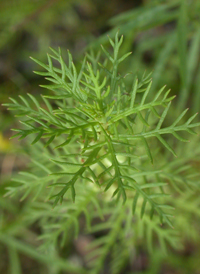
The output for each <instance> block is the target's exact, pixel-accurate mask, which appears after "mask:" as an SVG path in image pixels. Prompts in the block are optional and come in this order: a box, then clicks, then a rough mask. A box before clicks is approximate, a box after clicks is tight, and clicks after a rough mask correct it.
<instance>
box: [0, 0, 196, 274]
mask: <svg viewBox="0 0 200 274" xmlns="http://www.w3.org/2000/svg"><path fill="white" fill-rule="evenodd" d="M118 29H120V34H123V35H124V44H123V51H124V52H127V51H132V52H133V53H132V55H131V58H129V61H128V63H126V64H125V66H124V67H123V68H121V70H123V69H124V70H125V73H127V72H128V71H131V72H133V73H135V72H137V73H138V74H143V72H144V70H147V71H148V72H150V71H152V70H153V76H152V77H153V87H152V90H156V89H157V87H160V86H162V85H164V84H167V86H168V87H169V88H171V89H172V93H173V94H177V99H176V100H175V109H174V112H173V115H174V113H176V111H180V110H182V109H183V108H185V107H190V108H191V112H192V113H195V112H197V111H198V110H199V106H200V88H199V87H200V65H199V63H200V1H199V0H196V1H195V0H188V1H186V0H178V1H177V0H171V1H170V0H167V1H161V0H133V1H127V0H126V1H125V0H115V1H114V0H113V1H112V0H107V1H100V0H93V1H92V0H84V1H81V0H77V1H75V0H65V1H64V0H49V1H48V0H6V1H3V0H1V1H0V102H1V104H2V103H6V102H8V98H9V97H10V96H11V97H13V98H14V97H16V96H18V95H19V94H21V95H22V94H25V93H27V92H29V93H31V94H34V95H36V96H37V95H38V96H39V94H40V93H41V88H40V87H38V85H39V84H42V82H43V81H44V79H42V78H41V77H39V76H37V75H35V74H34V73H33V72H32V71H33V70H35V69H36V64H35V63H33V62H32V61H31V60H30V59H29V56H33V57H35V58H37V59H39V60H41V61H44V62H45V60H46V53H47V52H48V50H49V49H48V48H49V46H51V47H53V48H57V47H61V48H62V51H63V56H65V53H66V51H67V49H69V50H70V51H71V53H72V55H73V57H74V60H75V62H77V63H78V62H79V60H80V58H81V57H82V56H83V55H84V52H85V50H88V51H89V50H90V49H93V50H94V51H95V52H97V51H98V50H99V45H100V44H104V45H105V46H106V45H107V44H108V41H107V34H109V35H110V36H111V37H113V36H114V34H115V33H116V30H118ZM125 73H124V74H125ZM13 127H17V119H16V118H15V117H14V115H13V114H12V113H10V112H8V111H7V110H6V108H5V107H3V106H0V214H1V215H0V273H2V274H4V273H5V274H7V273H11V274H20V273H24V274H26V273H29V274H33V273H50V272H46V271H47V270H46V268H45V265H47V264H49V263H50V261H49V259H48V258H47V257H45V256H44V257H41V256H38V253H37V251H36V247H37V246H36V244H35V242H34V239H35V236H34V233H35V228H34V225H31V226H29V224H28V223H26V222H25V221H24V218H23V214H24V212H25V211H26V207H28V205H27V204H25V205H24V204H20V202H18V200H17V199H8V198H4V197H3V195H4V193H5V186H7V185H9V184H11V176H12V174H15V173H16V172H18V171H19V170H22V169H24V168H25V167H26V163H27V161H28V159H27V157H26V156H25V154H24V150H26V148H24V149H22V147H20V146H19V142H18V141H17V140H12V142H11V141H9V137H10V136H11V135H12V133H11V131H10V129H11V128H13ZM198 146H199V145H198ZM197 206H198V208H199V203H198V204H197ZM198 214H199V217H200V210H199V209H198ZM198 221H199V219H198ZM198 225H199V223H197V226H198ZM183 229H184V228H183ZM5 231H6V233H8V234H9V235H10V238H9V239H5V238H4V237H3V236H2V235H4V234H3V233H4V232H5ZM197 231H199V226H198V228H197ZM37 233H40V232H38V231H37ZM19 238H20V240H19ZM27 244H28V245H27ZM76 256H77V257H80V256H81V253H79V254H78V255H77V252H76ZM199 257H200V250H199V242H197V243H195V242H194V241H193V242H192V240H191V239H189V240H188V241H185V242H184V248H183V250H182V251H180V252H176V253H175V251H170V254H169V255H168V257H166V258H162V256H160V254H159V251H158V252H157V253H156V252H155V253H154V255H152V256H148V255H147V254H145V253H143V252H140V253H139V255H137V257H136V258H135V262H137V263H136V268H133V269H132V270H131V269H130V270H127V272H124V273H146V274H147V273H152V274H153V273H163V274H167V273H175V274H178V273H188V274H189V273H194V274H198V273H200V267H199V265H198V258H199ZM76 259H77V258H76ZM19 262H20V263H19ZM72 262H73V260H72ZM147 262H148V263H147ZM60 263H61V264H62V263H63V261H62V260H61V261H60ZM19 264H21V267H20V266H19ZM20 269H21V270H20ZM73 271H74V270H73ZM131 271H132V272H131ZM51 273H54V272H53V270H52V272H51ZM60 273H71V272H70V271H68V272H65V271H64V270H63V272H60ZM72 273H74V272H72ZM77 273H78V272H77Z"/></svg>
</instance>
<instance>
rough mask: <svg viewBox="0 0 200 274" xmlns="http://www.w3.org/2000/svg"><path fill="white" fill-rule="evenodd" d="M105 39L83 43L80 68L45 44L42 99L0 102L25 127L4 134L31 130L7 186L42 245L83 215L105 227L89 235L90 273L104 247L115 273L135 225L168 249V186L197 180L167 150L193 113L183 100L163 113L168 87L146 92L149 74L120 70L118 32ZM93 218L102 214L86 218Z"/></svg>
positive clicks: (63, 236) (150, 242)
mask: <svg viewBox="0 0 200 274" xmlns="http://www.w3.org/2000/svg"><path fill="white" fill-rule="evenodd" d="M109 41H110V44H111V46H112V47H113V53H112V54H110V52H109V51H107V50H106V49H105V48H104V47H103V46H102V51H103V53H104V54H105V56H106V58H105V59H104V58H102V57H101V54H100V53H98V54H97V55H96V56H95V55H94V53H93V52H91V54H87V55H86V57H85V58H84V60H83V62H82V66H81V68H80V70H79V71H78V70H77V69H76V67H75V65H74V63H73V61H72V56H71V54H70V52H68V64H66V63H65V62H64V60H63V58H62V56H61V50H59V51H58V52H57V51H55V50H54V49H51V51H52V52H53V54H48V55H47V57H48V64H47V65H46V64H44V63H42V62H40V61H38V60H36V59H34V58H32V59H33V60H34V61H35V62H36V63H37V64H39V65H40V66H41V67H42V68H44V69H45V71H42V72H41V71H36V72H35V73H36V74H39V75H42V76H45V77H46V79H47V80H48V81H50V82H51V83H50V84H49V85H42V87H43V88H46V89H48V90H50V91H51V94H46V95H42V99H43V104H42V105H41V104H39V102H38V101H37V100H36V98H35V97H33V96H32V95H31V94H28V97H29V99H30V100H27V98H25V97H22V96H20V99H21V101H17V100H15V99H12V98H11V100H12V103H10V104H4V105H6V106H8V108H9V109H10V110H15V111H17V115H18V116H22V120H21V121H20V122H21V123H22V124H23V126H24V127H23V128H21V129H13V130H14V131H17V133H16V134H15V135H14V136H13V138H14V137H17V136H20V139H23V138H25V137H27V138H28V140H30V139H31V135H35V136H34V139H33V140H31V144H32V145H34V148H29V149H28V150H29V155H30V159H31V163H30V170H29V171H28V172H20V174H19V176H18V177H16V178H15V179H14V181H15V182H16V183H15V184H14V185H13V186H10V187H8V188H7V190H8V192H7V194H6V195H10V196H13V195H16V194H20V195H21V200H24V199H26V198H27V197H29V199H33V201H34V202H33V203H32V205H30V209H31V210H29V211H27V215H26V217H25V219H26V220H27V222H28V223H29V222H30V223H31V222H32V223H33V222H39V223H40V227H41V229H42V234H41V236H40V239H41V240H42V244H41V246H40V248H41V249H42V250H43V252H44V250H46V251H49V252H52V249H53V250H56V248H57V246H60V245H61V246H65V244H66V243H67V242H69V240H70V239H69V238H70V237H69V235H71V232H70V229H71V227H74V228H75V230H74V234H75V236H77V237H78V235H79V229H81V228H80V227H79V219H80V218H81V216H82V214H83V215H84V216H85V226H86V228H87V230H88V231H90V233H93V234H95V233H96V232H99V231H102V230H103V231H108V232H107V233H106V234H105V235H104V236H103V237H100V238H96V239H95V240H94V241H93V242H92V243H90V244H89V247H88V249H89V250H90V252H89V253H88V254H87V262H88V265H87V267H89V269H90V270H88V271H91V273H100V272H101V271H103V267H104V262H105V261H106V260H107V258H106V257H107V255H108V254H110V255H109V256H110V257H109V262H110V273H120V271H121V269H123V267H124V266H125V265H126V264H127V261H128V260H129V251H130V250H132V249H133V243H134V242H136V241H137V239H138V238H140V236H141V235H143V234H144V235H145V236H144V237H146V242H147V246H148V249H149V250H150V251H152V250H153V249H154V248H156V247H154V244H155V243H154V236H155V235H156V237H157V239H158V242H159V245H160V246H161V248H162V250H165V249H166V242H168V243H169V244H170V245H171V246H173V247H174V248H176V247H177V246H178V245H177V242H178V238H177V235H176V232H175V231H173V230H172V229H171V227H172V226H173V221H172V217H173V214H172V213H171V212H172V210H173V209H174V204H175V202H174V201H173V199H172V198H171V196H170V195H180V196H181V195H182V194H183V195H185V193H189V194H190V195H192V194H191V193H194V192H195V191H197V190H198V189H199V183H198V181H197V177H198V175H199V173H196V171H195V169H194V168H193V166H192V165H191V163H190V161H188V158H187V157H180V158H179V157H178V158H176V153H175V151H174V147H176V146H177V144H176V142H175V141H174V140H175V139H178V140H179V141H183V142H189V141H188V140H187V139H186V137H185V134H187V133H190V134H195V132H194V131H193V128H194V127H197V126H199V125H200V123H193V120H194V119H195V117H196V115H197V114H195V115H193V116H192V117H190V118H189V117H187V114H186V112H187V110H188V109H186V110H184V111H183V112H182V113H181V114H180V115H179V116H178V117H177V118H174V117H173V121H172V122H171V121H169V119H166V116H167V114H168V111H169V108H170V105H171V101H172V99H173V98H174V97H175V96H169V92H170V90H167V91H166V87H165V86H164V87H162V88H161V89H160V90H159V91H157V92H152V93H151V85H152V81H151V78H150V75H147V76H146V75H145V74H144V75H143V76H142V78H141V79H138V78H137V76H135V75H132V73H130V74H128V75H127V74H126V75H124V74H120V64H121V62H122V61H124V60H125V59H126V58H127V57H128V56H129V55H130V53H127V54H125V55H123V56H120V46H121V44H122V41H123V36H121V38H118V33H117V34H116V35H115V40H114V41H113V40H111V39H110V38H109ZM54 61H57V62H58V63H59V65H60V67H59V68H57V66H55V65H54ZM128 78H129V79H131V80H129V81H127V82H126V80H127V79H128ZM130 82H131V84H129V83H130ZM51 100H52V101H51ZM50 101H51V102H53V104H51V103H50ZM185 117H187V119H186V118H185ZM171 137H173V138H171ZM44 139H47V141H43V140H44ZM189 145H190V144H188V146H189ZM41 151H42V153H41ZM180 154H181V153H180ZM48 175H50V176H48ZM47 188H48V189H47ZM49 188H50V189H51V190H50V191H49ZM103 192H105V193H103ZM181 193H182V194H181ZM48 200H50V201H49V202H48V203H44V201H48ZM72 201H73V202H74V203H73V202H72ZM59 202H60V204H59ZM122 205H123V207H122ZM52 206H53V207H54V209H53V211H51V210H50V209H51V208H52ZM147 215H150V217H149V216H147ZM97 218H100V219H102V220H104V221H102V222H100V221H98V222H97V223H95V224H93V222H94V221H95V220H96V219H97ZM140 219H142V220H140ZM160 223H164V224H166V225H164V226H163V227H161V226H160ZM133 227H134V231H133ZM155 245H156V246H157V244H155ZM119 251H122V252H119ZM61 265H62V264H61V263H59V264H57V265H55V269H56V270H55V271H57V272H58V271H59V270H60V269H62V266H61ZM69 271H72V272H73V271H76V270H74V269H71V270H69ZM83 271H84V270H83ZM57 272H56V273H57ZM83 273H84V272H83Z"/></svg>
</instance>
